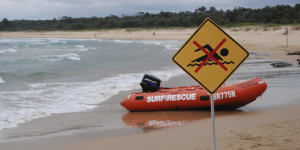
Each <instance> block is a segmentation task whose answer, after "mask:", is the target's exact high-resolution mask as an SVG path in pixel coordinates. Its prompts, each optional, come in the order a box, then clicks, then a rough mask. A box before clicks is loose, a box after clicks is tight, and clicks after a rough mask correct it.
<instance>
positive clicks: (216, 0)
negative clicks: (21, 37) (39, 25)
mask: <svg viewBox="0 0 300 150" xmlns="http://www.w3.org/2000/svg"><path fill="white" fill-rule="evenodd" d="M296 3H300V0H0V19H1V20H2V19H3V18H8V19H9V20H13V19H52V18H56V17H62V16H70V17H91V16H97V17H103V16H109V15H118V16H121V15H133V14H136V13H137V12H151V13H158V12H160V11H176V12H178V11H194V10H195V9H196V8H199V7H201V6H205V7H207V8H209V7H212V6H213V7H215V8H217V9H224V10H226V9H233V8H234V7H246V8H262V7H264V6H266V5H269V6H274V5H278V4H288V5H291V6H294V5H295V4H296Z"/></svg>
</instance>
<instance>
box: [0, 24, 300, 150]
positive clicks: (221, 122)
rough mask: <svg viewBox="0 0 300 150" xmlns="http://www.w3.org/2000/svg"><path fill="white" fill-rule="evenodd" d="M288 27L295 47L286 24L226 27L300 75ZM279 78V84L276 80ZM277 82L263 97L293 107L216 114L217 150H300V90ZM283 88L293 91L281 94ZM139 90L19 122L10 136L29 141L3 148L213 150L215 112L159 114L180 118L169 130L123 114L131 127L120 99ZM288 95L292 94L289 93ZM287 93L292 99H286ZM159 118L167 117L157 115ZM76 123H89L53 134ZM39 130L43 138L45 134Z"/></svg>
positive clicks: (169, 33)
mask: <svg viewBox="0 0 300 150" xmlns="http://www.w3.org/2000/svg"><path fill="white" fill-rule="evenodd" d="M288 28H289V34H288V40H289V41H288V46H287V43H286V35H284V33H285V30H286V27H283V26H282V27H280V28H278V27H277V28H271V27H270V28H256V27H253V28H251V29H249V28H226V29H225V31H226V32H227V33H228V34H229V35H231V36H232V37H233V38H234V39H235V40H237V41H238V42H239V43H240V44H241V45H242V46H243V47H245V49H247V50H248V51H249V52H250V53H257V54H259V55H257V56H255V58H260V59H272V60H276V61H284V62H288V63H291V64H293V65H294V68H293V69H295V70H299V67H297V65H298V64H297V61H296V59H299V56H296V55H286V53H288V52H295V51H299V50H300V44H299V41H300V31H299V30H295V29H293V27H291V26H289V27H288ZM195 30H196V28H187V29H185V28H171V29H151V30H150V29H147V30H141V29H136V30H129V29H127V30H126V29H115V30H100V31H82V32H61V31H57V32H0V38H58V39H60V38H63V39H99V40H126V41H128V40H129V41H130V40H183V41H185V40H186V39H188V38H189V36H191V34H192V33H193V32H194V31H195ZM154 33H155V34H154ZM170 61H171V57H170ZM275 72H276V70H275ZM288 73H289V72H288ZM297 75H298V73H295V75H294V76H295V77H294V76H293V77H294V78H291V79H290V81H289V82H287V83H292V80H294V79H296V80H297V79H298V78H297ZM282 76H283V77H282ZM284 76H285V74H283V75H282V74H280V75H278V77H279V78H280V79H281V82H280V83H282V81H284ZM266 78H267V77H266ZM289 78H290V77H289ZM0 79H1V78H0ZM4 80H5V79H4ZM273 80H276V78H274V79H272V81H273ZM164 84H165V86H170V87H172V86H179V85H191V84H196V82H195V81H193V80H192V79H191V78H190V77H188V76H187V75H185V74H179V75H178V76H175V77H172V78H170V79H169V80H168V81H167V82H165V83H164ZM273 85H275V86H278V87H277V88H274V89H273V90H272V91H271V93H270V92H269V93H267V95H264V96H263V97H267V98H268V99H269V100H270V101H271V100H272V98H274V99H276V98H277V99H279V100H280V99H282V101H288V102H285V103H283V104H279V105H276V106H270V107H262V108H260V107H258V108H256V109H250V108H249V109H246V110H247V111H243V110H237V111H217V112H216V135H217V149H225V150H226V149H228V150H229V149H236V150H244V149H272V150H273V149H278V150H279V149H289V150H290V149H295V150H296V149H300V141H299V139H300V121H299V120H300V116H299V113H300V110H299V107H300V102H299V101H300V99H299V98H298V95H297V91H299V90H300V88H299V87H298V86H291V87H289V85H276V82H273V84H271V85H270V86H273ZM282 89H283V91H285V92H287V94H284V93H283V94H281V93H280V91H281V90H282ZM276 90H278V91H276ZM133 91H136V90H133ZM133 91H125V92H120V93H119V94H117V95H115V96H112V97H110V98H109V100H107V101H105V102H102V103H101V105H100V104H99V106H100V107H103V106H108V107H105V110H102V109H99V108H95V109H92V110H89V111H87V112H76V113H66V114H55V115H52V116H50V117H45V118H41V119H36V120H33V121H30V122H27V123H24V124H20V125H19V126H18V127H17V129H13V128H11V129H8V130H6V131H5V132H7V133H10V135H11V138H13V135H14V132H18V130H20V132H24V130H26V129H27V130H28V132H24V139H22V138H19V139H18V140H12V141H9V142H4V143H0V149H1V150H2V149H4V150H12V149H14V150H17V149H25V150H27V149H28V150H29V149H61V150H67V149H78V150H80V149H87V150H90V149H91V150H92V149H152V150H153V149H174V150H181V149H193V150H197V149H198V150H202V149H204V150H206V149H211V143H212V141H211V139H212V138H211V120H210V112H209V111H204V112H203V111H202V112H201V111H200V112H199V111H183V112H181V111H179V112H177V111H174V112H161V113H159V112H158V113H157V112H156V113H157V114H156V115H157V116H164V115H165V116H166V117H167V119H161V120H165V121H166V120H171V121H172V119H168V117H170V116H179V119H177V120H176V119H175V121H173V123H172V125H171V128H170V127H169V128H168V127H166V128H167V129H153V128H151V127H144V128H133V127H129V126H127V125H124V124H123V123H122V121H121V120H120V118H122V117H123V122H125V124H126V121H124V117H125V116H129V115H131V117H133V118H138V117H140V116H138V114H130V113H129V114H128V112H127V111H126V110H125V109H124V108H121V106H119V105H118V103H119V102H120V100H122V99H123V98H124V97H126V96H127V95H128V93H130V92H133ZM288 91H291V93H288ZM280 95H284V96H285V97H283V98H281V97H280ZM286 95H290V96H286ZM285 98H286V99H285ZM99 112H101V113H102V114H101V116H102V118H101V117H98V115H99ZM154 114H155V113H154ZM103 116H107V117H103ZM152 116H153V113H152V114H150V115H149V113H144V114H141V117H142V118H147V117H149V118H150V119H149V120H151V117H152ZM66 118H67V119H66ZM95 120H96V121H95ZM103 120H106V121H109V120H114V121H115V122H112V123H111V124H108V125H107V126H117V127H115V129H114V130H113V131H110V130H109V129H108V130H104V129H103V130H102V129H101V130H99V128H97V127H98V126H102V125H103V124H100V123H99V125H97V124H95V123H96V122H102V121H103ZM146 120H147V119H146ZM157 120H160V119H159V118H157ZM178 120H179V121H178ZM75 122H81V124H84V128H81V127H82V126H74V127H73V130H68V131H67V132H65V131H64V130H62V131H60V128H55V130H50V129H53V128H52V127H51V126H57V124H58V123H59V124H61V126H64V125H65V126H67V125H68V124H74V123H75ZM119 124H123V125H119ZM47 126H49V128H47ZM62 129H63V127H62ZM30 130H32V131H30ZM39 130H41V131H39ZM35 132H37V133H39V134H37V135H38V136H37V135H36V134H35ZM41 133H43V134H41Z"/></svg>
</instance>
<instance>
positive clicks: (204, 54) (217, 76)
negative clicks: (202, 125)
mask: <svg viewBox="0 0 300 150" xmlns="http://www.w3.org/2000/svg"><path fill="white" fill-rule="evenodd" d="M248 56H249V53H248V52H247V51H246V50H245V49H244V48H243V47H242V46H241V45H240V44H239V43H237V42H236V41H235V40H234V39H233V38H232V37H230V36H229V35H228V34H227V33H226V32H225V31H223V30H222V29H221V28H220V27H219V26H218V25H217V24H216V23H214V22H213V21H212V20H211V19H209V18H207V19H205V20H204V22H203V23H202V24H201V25H200V26H199V28H198V29H197V30H196V31H195V33H194V34H193V35H192V36H191V37H190V38H189V39H188V40H187V41H186V42H185V44H184V45H183V46H182V47H181V48H180V50H179V51H178V52H177V53H176V54H175V55H174V57H173V61H174V62H175V63H176V64H177V65H178V66H179V67H180V68H182V69H183V70H184V71H185V72H186V73H187V74H189V75H190V76H191V77H192V78H194V79H195V80H196V81H197V82H198V83H199V84H200V85H201V86H202V87H203V88H205V89H206V91H207V92H208V93H210V104H211V117H212V129H213V149H214V150H215V149H216V137H215V114H214V108H215V107H214V95H213V94H214V93H215V92H216V91H217V90H218V88H219V87H220V86H221V85H222V84H223V83H224V82H225V81H226V80H227V79H228V78H229V76H230V75H232V74H233V72H234V71H235V70H236V69H237V68H238V67H239V66H240V65H241V64H242V63H243V62H244V61H245V59H246V58H247V57H248Z"/></svg>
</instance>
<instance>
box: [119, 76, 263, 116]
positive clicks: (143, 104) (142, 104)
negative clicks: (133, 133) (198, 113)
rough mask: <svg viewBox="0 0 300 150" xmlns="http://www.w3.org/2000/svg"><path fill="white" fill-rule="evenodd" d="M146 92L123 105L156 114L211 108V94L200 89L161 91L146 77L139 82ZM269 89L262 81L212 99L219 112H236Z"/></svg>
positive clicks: (220, 91)
mask: <svg viewBox="0 0 300 150" xmlns="http://www.w3.org/2000/svg"><path fill="white" fill-rule="evenodd" d="M140 84H141V86H142V88H143V92H141V93H132V94H130V95H129V96H128V97H127V98H125V99H124V100H123V101H121V103H120V104H121V105H122V106H123V107H124V108H126V109H127V110H129V111H157V110H181V109H210V96H209V93H208V92H207V91H206V90H205V89H203V88H202V87H201V86H184V87H176V88H160V87H159V86H160V80H159V79H158V78H156V77H154V76H151V75H145V76H144V78H143V80H142V83H140ZM266 89H267V84H266V82H265V81H264V80H262V79H259V78H252V79H249V80H246V81H240V82H237V83H234V84H231V85H224V86H222V87H220V88H219V89H218V90H217V91H216V93H215V94H213V99H214V102H215V108H216V109H236V108H239V107H242V106H244V105H247V104H249V103H251V102H253V101H254V100H255V99H256V98H257V97H259V96H261V95H262V94H263V93H264V91H265V90H266Z"/></svg>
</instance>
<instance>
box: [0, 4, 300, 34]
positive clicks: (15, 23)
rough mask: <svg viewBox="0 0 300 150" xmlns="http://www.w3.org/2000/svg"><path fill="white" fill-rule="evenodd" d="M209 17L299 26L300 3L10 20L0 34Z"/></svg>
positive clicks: (191, 22)
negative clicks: (88, 16)
mask: <svg viewBox="0 0 300 150" xmlns="http://www.w3.org/2000/svg"><path fill="white" fill-rule="evenodd" d="M207 17H209V18H211V19H212V20H214V21H215V22H216V23H217V24H220V25H237V24H245V23H246V24H247V23H253V24H260V23H263V24H297V23H300V4H296V5H295V6H290V5H277V6H273V7H270V6H266V7H264V8H260V9H252V8H243V7H238V8H234V9H233V10H222V9H220V10H218V9H216V8H215V7H210V8H206V7H199V8H197V9H195V10H194V11H193V12H192V11H181V12H165V11H161V12H160V13H157V14H153V13H149V12H139V13H137V14H135V15H131V16H122V17H119V16H115V15H111V16H107V17H90V18H72V17H68V16H63V17H61V18H54V19H51V20H11V21H9V20H8V19H3V20H2V21H1V22H0V31H54V30H96V29H112V28H161V27H195V26H198V25H199V24H201V22H202V21H203V20H204V19H205V18H207Z"/></svg>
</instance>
